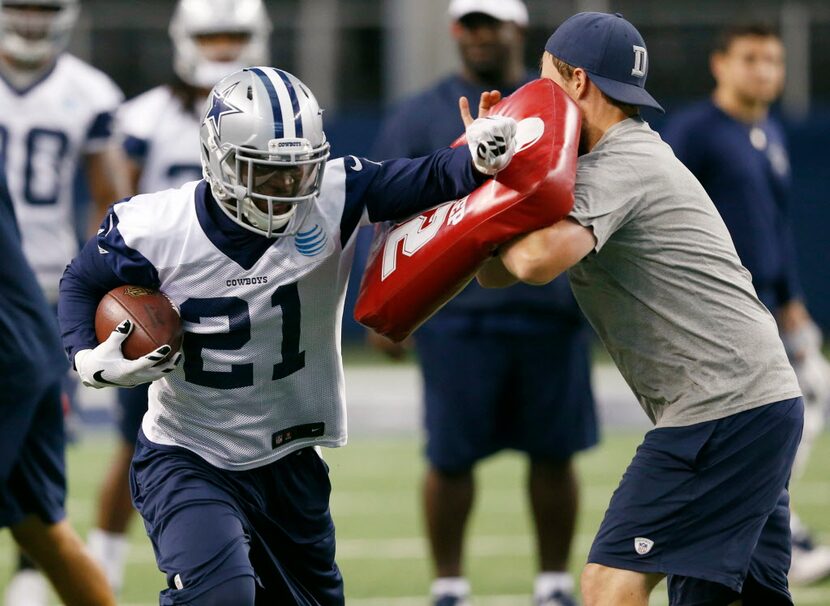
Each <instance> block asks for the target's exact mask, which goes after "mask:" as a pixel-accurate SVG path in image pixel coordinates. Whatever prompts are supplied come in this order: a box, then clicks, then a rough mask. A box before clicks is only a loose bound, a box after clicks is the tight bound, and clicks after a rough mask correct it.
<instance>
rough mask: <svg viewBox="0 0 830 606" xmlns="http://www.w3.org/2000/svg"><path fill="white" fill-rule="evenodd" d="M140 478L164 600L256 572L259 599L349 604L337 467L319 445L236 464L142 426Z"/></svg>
mask: <svg viewBox="0 0 830 606" xmlns="http://www.w3.org/2000/svg"><path fill="white" fill-rule="evenodd" d="M130 485H131V488H132V494H133V504H134V505H135V507H136V509H137V510H138V511H139V513H140V514H141V516H142V517H143V518H144V526H145V528H146V530H147V534H148V535H149V537H150V540H151V541H152V543H153V549H154V550H155V554H156V561H157V562H158V567H159V569H160V570H161V571H162V572H164V574H165V575H166V577H167V589H165V590H164V591H162V592H161V594H160V602H159V603H160V604H161V605H162V606H167V605H173V604H199V603H200V601H199V600H200V596H202V595H204V594H205V592H208V591H210V590H211V589H213V588H215V587H216V586H218V585H220V584H222V583H224V582H226V581H229V580H231V579H234V578H237V577H241V576H250V577H253V578H254V579H256V583H257V587H256V603H257V604H284V605H286V606H290V605H295V604H296V605H299V606H342V605H343V604H344V602H345V599H344V595H343V579H342V577H341V575H340V570H339V569H338V567H337V565H336V564H335V561H334V551H335V539H334V523H333V521H332V519H331V515H330V512H329V495H330V492H331V484H330V483H329V478H328V467H327V466H326V464H325V463H324V462H323V460H322V459H321V458H320V456H319V455H318V454H317V453H316V452H315V451H314V449H313V448H304V449H302V450H300V451H298V452H295V453H292V454H289V455H287V456H285V457H283V458H282V459H279V460H277V461H275V462H273V463H270V464H268V465H265V466H263V467H258V468H255V469H251V470H247V471H227V470H223V469H219V468H217V467H214V466H213V465H210V464H209V463H207V462H206V461H205V460H203V459H202V458H200V457H199V456H197V455H196V454H194V453H192V452H190V451H188V450H186V449H184V448H179V447H175V446H162V445H159V444H154V443H152V442H150V441H149V440H148V439H147V438H146V437H145V436H144V434H143V432H141V433H139V435H138V441H137V443H136V451H135V456H134V458H133V464H132V468H131V471H130ZM240 606H242V605H240Z"/></svg>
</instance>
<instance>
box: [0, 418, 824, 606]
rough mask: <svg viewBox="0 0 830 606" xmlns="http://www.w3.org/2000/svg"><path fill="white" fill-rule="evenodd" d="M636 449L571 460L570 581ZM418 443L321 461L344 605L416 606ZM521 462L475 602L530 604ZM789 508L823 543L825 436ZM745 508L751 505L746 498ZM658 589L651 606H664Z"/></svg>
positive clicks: (141, 539)
mask: <svg viewBox="0 0 830 606" xmlns="http://www.w3.org/2000/svg"><path fill="white" fill-rule="evenodd" d="M638 440H639V436H638V435H634V434H611V435H607V436H605V439H604V442H603V444H602V446H601V447H600V448H597V449H596V450H594V451H592V452H590V453H588V454H586V455H584V456H583V457H582V458H581V459H580V469H581V472H582V475H583V479H584V488H583V508H582V516H581V520H580V524H579V531H578V532H579V534H578V536H577V539H576V545H575V550H574V557H573V571H574V573H575V574H576V573H577V571H578V570H579V568H580V565H581V563H582V562H583V560H584V558H585V555H586V553H587V550H588V547H589V544H590V541H591V538H592V536H593V533H594V531H595V530H596V528H597V525H598V524H599V521H600V518H601V516H602V513H603V511H604V508H605V505H606V503H607V501H608V498H609V496H610V493H611V491H612V490H613V488H614V487H615V486H616V483H617V480H618V479H619V476H620V474H621V472H622V470H623V468H624V467H625V465H626V464H627V462H628V461H629V459H630V458H631V455H632V454H633V452H634V447H635V446H636V444H637V442H638ZM112 446H113V442H112V441H111V440H109V439H105V438H96V437H95V436H94V435H93V436H89V437H88V438H87V439H85V440H84V441H83V443H82V444H80V445H78V446H75V447H73V448H71V449H70V450H69V462H68V465H69V473H70V499H69V513H70V516H71V519H72V520H73V522H74V523H75V525H76V527H77V528H78V529H79V530H80V531H81V532H83V533H86V530H87V528H88V526H89V521H90V519H91V518H92V514H93V508H94V498H95V494H96V487H97V484H98V482H99V480H100V478H101V477H102V475H103V471H104V469H105V467H106V465H107V457H108V454H109V452H110V451H111V449H112ZM419 448H420V446H419V443H418V442H417V441H416V440H415V439H402V440H395V441H390V440H378V439H375V438H372V439H367V438H362V439H359V438H356V439H354V440H353V442H352V443H351V444H350V445H349V446H348V447H346V448H342V449H339V450H327V451H325V455H326V459H327V461H328V462H329V465H330V466H331V477H332V483H333V485H334V492H333V500H332V511H333V513H334V517H335V522H336V524H337V537H338V561H339V563H340V566H341V567H342V569H343V574H344V577H345V579H346V592H347V595H348V597H349V600H348V603H349V604H352V605H356V606H415V605H425V604H427V600H426V598H425V597H424V596H425V595H426V592H427V589H428V587H429V566H428V564H427V561H426V559H425V554H426V547H425V542H424V540H423V538H422V537H421V516H420V510H419V506H418V503H419V495H418V484H419V481H420V477H421V474H422V470H423V467H422V461H421V458H420V454H419ZM523 477H524V466H523V463H522V460H521V458H520V457H517V456H514V455H511V454H506V455H502V456H499V457H495V458H493V459H492V460H490V461H488V462H487V463H486V464H484V465H483V466H482V467H481V469H480V472H479V480H480V484H479V486H480V490H479V496H478V501H477V505H476V510H475V513H474V517H473V520H472V522H471V528H470V533H469V541H468V546H467V554H468V565H467V569H468V574H469V577H470V580H471V582H472V585H473V590H474V592H475V596H476V600H475V603H476V604H479V605H482V606H496V605H499V606H509V605H514V604H515V605H527V604H529V603H530V588H531V583H532V579H533V574H534V558H533V555H532V543H531V538H530V527H529V518H528V512H527V508H526V506H525V501H524V491H523ZM793 493H794V501H796V502H797V503H798V506H799V508H800V510H801V515H802V517H803V518H804V519H805V521H807V522H808V523H809V524H810V525H811V526H813V527H814V528H816V529H817V530H819V531H820V532H821V533H823V535H824V537H825V538H827V539H830V517H828V515H827V512H828V504H830V436H827V435H826V436H824V438H823V440H822V441H821V442H820V444H819V446H818V448H817V450H816V452H815V454H814V455H813V458H812V466H811V468H810V469H809V471H808V474H807V476H806V477H805V478H804V479H803V480H802V481H800V482H798V483H797V484H796V485H795V486H794V488H793ZM747 498H751V495H747ZM132 536H133V547H132V551H131V554H130V562H129V566H128V569H127V581H126V587H125V590H124V593H123V595H122V596H121V599H120V601H119V603H121V604H125V605H127V604H129V605H138V604H142V605H151V604H157V603H158V602H157V592H158V590H159V589H160V588H161V587H162V585H163V577H162V575H161V574H160V573H159V572H158V571H157V570H156V567H155V562H154V560H153V553H152V549H151V548H150V545H149V542H148V540H147V539H146V537H145V536H144V534H143V528H142V526H141V524H140V523H138V521H136V524H135V525H134V527H133V533H132ZM11 562H12V548H11V541H10V538H9V535H8V533H7V532H4V533H2V535H0V588H3V589H4V588H5V584H6V583H7V582H8V578H9V575H10V574H11ZM663 594H664V590H662V588H658V590H657V591H656V592H655V596H654V599H653V600H652V604H666V599H665V597H664V595H663ZM795 596H796V604H799V605H805V606H806V605H816V606H818V605H828V604H830V582H825V583H824V584H822V585H818V586H814V587H810V588H804V589H797V590H796V592H795Z"/></svg>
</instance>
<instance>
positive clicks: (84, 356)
mask: <svg viewBox="0 0 830 606" xmlns="http://www.w3.org/2000/svg"><path fill="white" fill-rule="evenodd" d="M132 331H133V323H132V322H130V321H129V320H124V321H123V322H121V324H119V325H118V326H116V327H115V330H113V331H112V333H111V334H110V336H109V337H107V340H106V341H104V342H103V343H101V344H100V345H98V347H96V348H95V349H83V350H81V351H79V352H78V353H76V354H75V368H76V369H77V371H78V375H79V376H80V377H81V381H82V382H83V384H84V385H86V386H88V387H95V388H96V389H100V388H102V387H135V386H136V385H141V384H142V383H150V382H152V381H155V380H156V379H160V378H162V377H163V376H164V375H166V374H167V373H169V372H173V371H174V370H175V369H176V366H178V364H179V362H181V360H182V354H181V352H178V353H176V355H174V356H173V357H172V358H171V359H170V360H165V361H164V362H162V360H163V359H164V357H165V356H166V355H167V354H169V353H170V346H169V345H162V346H161V347H159V348H158V349H156V350H155V351H151V352H150V353H148V354H147V355H146V356H143V357H141V358H138V359H137V360H128V359H126V358H125V357H124V355H123V354H122V353H121V344H122V343H123V342H124V339H126V338H127V337H128V336H129V335H130V333H131V332H132Z"/></svg>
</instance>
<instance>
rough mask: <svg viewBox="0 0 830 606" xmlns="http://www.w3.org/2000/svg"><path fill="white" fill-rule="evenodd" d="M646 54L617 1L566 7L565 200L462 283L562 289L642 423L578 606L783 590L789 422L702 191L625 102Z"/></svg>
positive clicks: (764, 326)
mask: <svg viewBox="0 0 830 606" xmlns="http://www.w3.org/2000/svg"><path fill="white" fill-rule="evenodd" d="M647 71H648V52H647V50H646V46H645V42H644V41H643V38H642V36H640V34H639V32H638V31H637V30H636V29H635V28H634V26H633V25H631V24H630V23H629V22H628V21H626V20H625V19H623V18H622V16H621V15H619V14H618V15H610V14H604V13H580V14H578V15H574V16H573V17H571V18H570V19H568V20H567V21H565V22H564V23H563V24H562V25H561V26H560V27H559V28H558V29H557V30H556V32H554V34H553V35H552V36H551V37H550V39H549V40H548V43H547V45H546V47H545V54H544V57H543V61H542V77H545V78H549V79H551V80H553V81H554V82H556V83H557V84H558V85H559V86H561V87H562V88H563V89H564V90H565V91H566V92H567V93H568V95H569V96H570V97H571V98H572V99H573V100H574V101H575V102H576V104H577V105H578V106H579V108H580V110H581V113H582V120H583V122H582V135H581V140H580V153H581V154H582V155H581V156H580V159H579V163H578V168H577V178H576V186H575V194H574V197H575V201H574V208H573V211H572V212H571V213H570V215H569V217H567V218H566V219H565V220H563V221H560V222H559V223H556V224H555V225H552V226H550V227H548V228H545V229H542V230H539V231H536V232H533V233H531V234H528V235H526V236H523V237H521V238H519V239H517V240H515V241H513V242H511V243H510V244H508V245H506V246H504V247H502V249H501V250H500V254H499V256H497V257H495V258H494V259H493V260H492V261H490V262H489V263H488V264H486V265H485V266H484V267H483V268H482V269H481V271H480V272H479V275H478V279H479V282H481V284H482V285H484V286H491V287H500V286H506V285H508V284H511V283H513V282H515V281H516V280H517V279H518V280H521V281H523V282H527V283H531V284H544V283H547V282H549V281H550V280H552V279H553V278H555V277H556V276H557V275H559V274H560V273H562V272H563V271H566V270H567V271H568V276H569V278H570V280H571V285H572V288H573V291H574V294H575V295H576V298H577V300H578V302H579V304H580V306H581V307H582V310H583V311H584V312H585V315H586V316H587V317H588V320H589V321H590V322H591V324H592V325H593V327H594V329H595V330H596V332H597V333H598V334H599V336H600V338H601V339H602V342H603V343H604V344H605V347H606V348H607V349H608V351H609V353H610V354H611V356H612V357H613V358H614V361H615V362H616V364H617V366H618V367H619V369H620V371H621V372H622V374H623V376H624V377H625V379H626V381H627V382H628V384H629V385H630V386H631V389H632V390H633V391H634V393H635V395H636V396H637V399H638V400H639V401H640V404H641V405H642V407H643V409H644V410H645V411H646V414H648V416H649V418H650V419H651V420H652V422H654V423H655V425H656V427H655V429H653V430H651V431H649V432H648V433H647V434H646V436H645V438H644V441H643V443H642V445H641V446H640V447H639V448H638V450H637V453H636V454H635V456H634V459H633V460H632V462H631V464H630V466H629V468H628V470H627V471H626V473H625V475H624V476H623V478H622V480H621V482H620V485H619V488H618V489H617V491H616V492H615V493H614V495H613V497H612V499H611V502H610V504H609V506H608V510H607V512H606V514H605V519H604V520H603V522H602V525H601V527H600V529H599V532H598V533H597V536H596V538H595V540H594V544H593V546H592V548H591V552H590V554H589V557H588V562H589V563H588V564H587V566H586V567H585V570H584V571H583V574H582V594H583V599H584V602H585V605H586V606H606V605H609V604H613V605H614V606H628V605H632V606H633V605H637V606H646V605H647V604H648V597H649V594H650V592H651V590H652V589H653V588H654V586H655V585H656V584H657V583H658V582H659V581H660V580H661V579H662V578H663V577H665V576H668V577H669V583H668V587H669V597H670V603H671V604H672V605H675V604H677V605H680V604H705V605H712V606H717V605H721V604H722V605H724V606H726V605H728V604H732V603H733V602H737V601H738V600H743V603H744V604H746V605H749V604H764V606H776V605H778V604H782V605H784V604H786V605H789V604H792V599H791V597H790V594H789V590H788V587H787V569H788V568H789V560H790V535H789V496H788V493H787V483H788V481H789V476H790V470H791V467H792V462H793V458H794V456H795V451H796V448H797V445H798V442H799V440H800V437H801V428H802V423H803V403H802V401H801V397H800V395H801V392H800V391H799V388H798V383H797V381H796V378H795V375H794V373H793V371H792V368H791V367H790V365H789V362H788V361H787V356H786V354H785V353H784V347H783V345H782V343H781V340H780V339H779V337H778V330H777V328H776V324H775V320H774V319H773V318H772V316H771V315H770V314H769V312H768V311H767V309H766V308H765V307H764V305H762V304H761V302H760V301H759V300H758V297H757V296H756V294H755V290H754V289H753V287H752V282H751V278H750V275H749V272H748V271H747V270H746V269H745V268H744V267H743V266H742V265H741V262H740V260H739V259H738V255H737V253H736V252H735V247H734V245H733V244H732V240H731V239H730V236H729V233H728V231H727V229H726V226H725V225H724V223H723V220H722V219H721V217H720V215H719V214H718V212H717V211H716V210H715V207H714V205H713V203H712V201H711V200H710V199H709V197H708V196H707V195H706V192H705V191H704V189H703V187H702V186H701V185H700V183H698V182H697V180H696V179H695V178H694V176H692V174H691V173H690V172H689V171H688V170H686V168H685V167H684V166H683V164H681V163H680V161H678V160H677V159H676V158H675V157H674V154H673V153H672V151H671V148H669V146H668V145H666V144H665V143H663V141H662V140H661V139H660V137H659V135H657V133H655V132H654V131H653V130H652V129H651V128H650V127H649V125H648V124H647V123H645V122H644V121H643V120H642V119H641V118H640V117H639V107H640V106H648V107H654V108H657V109H659V110H661V111H662V108H661V107H660V106H659V104H658V103H657V102H656V101H655V100H654V99H653V98H652V97H651V95H649V94H648V93H647V92H646V90H645V80H646V74H647Z"/></svg>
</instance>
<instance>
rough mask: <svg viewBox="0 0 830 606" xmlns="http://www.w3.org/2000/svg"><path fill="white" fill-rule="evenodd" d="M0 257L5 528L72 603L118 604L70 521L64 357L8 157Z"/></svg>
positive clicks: (0, 464)
mask: <svg viewBox="0 0 830 606" xmlns="http://www.w3.org/2000/svg"><path fill="white" fill-rule="evenodd" d="M0 159H3V158H2V156H0ZM0 258H2V259H3V263H0V343H2V344H3V347H2V348H0V394H2V395H0V527H6V528H9V529H11V532H12V535H13V536H14V540H15V541H16V542H17V544H18V545H19V546H20V547H21V548H22V549H24V550H25V551H26V553H28V554H29V555H30V556H31V557H32V558H33V559H34V560H35V562H36V563H37V564H38V565H39V566H40V567H41V569H42V570H43V571H44V572H45V573H46V575H47V576H48V577H49V579H50V580H51V581H52V583H53V585H54V586H55V589H56V590H57V592H58V594H59V595H60V596H61V598H62V599H63V600H64V601H65V603H66V604H69V605H75V604H78V605H85V606H92V605H93V604H96V605H98V604H100V605H106V604H115V600H114V599H113V597H112V594H111V593H110V592H109V589H108V588H107V582H106V579H105V578H104V574H103V572H102V571H101V570H100V569H99V568H98V567H97V566H96V565H95V563H94V562H93V560H92V558H91V557H90V556H89V554H87V553H86V551H85V550H84V546H83V543H82V542H81V540H80V538H79V537H78V536H77V534H75V531H74V530H73V529H72V527H71V526H69V523H68V522H67V521H66V520H65V512H64V501H65V499H66V480H65V475H64V452H63V451H64V429H63V410H62V406H61V378H62V377H63V376H64V373H65V372H66V357H65V356H64V354H63V352H62V351H61V346H60V341H59V339H58V333H57V325H56V323H55V315H54V313H53V312H52V311H51V310H50V309H49V306H48V304H47V303H46V299H45V297H44V296H43V293H42V291H41V290H40V287H39V286H38V282H37V278H36V277H35V274H34V272H33V271H32V269H31V268H30V267H29V264H28V262H27V261H26V258H25V256H24V255H23V250H22V244H21V239H20V231H19V230H18V227H17V220H16V218H15V213H14V209H13V207H12V201H11V196H10V195H9V191H8V187H7V186H6V177H5V172H4V169H3V165H2V164H0Z"/></svg>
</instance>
